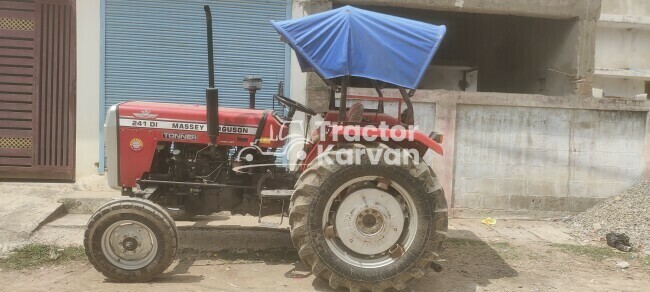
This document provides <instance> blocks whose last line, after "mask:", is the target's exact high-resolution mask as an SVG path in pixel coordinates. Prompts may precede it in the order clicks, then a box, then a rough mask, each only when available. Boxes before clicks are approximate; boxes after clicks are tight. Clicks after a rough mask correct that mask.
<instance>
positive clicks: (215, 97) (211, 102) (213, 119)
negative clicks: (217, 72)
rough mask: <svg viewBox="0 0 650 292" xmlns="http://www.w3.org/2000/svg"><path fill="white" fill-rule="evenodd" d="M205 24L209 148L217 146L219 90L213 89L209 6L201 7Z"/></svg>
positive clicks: (206, 107)
mask: <svg viewBox="0 0 650 292" xmlns="http://www.w3.org/2000/svg"><path fill="white" fill-rule="evenodd" d="M203 9H204V10H205V22H206V25H207V30H208V35H207V37H208V75H209V76H210V80H209V85H208V88H206V89H205V110H206V119H207V122H208V137H210V146H214V145H216V144H217V137H218V136H219V90H217V89H216V88H214V56H213V53H212V13H211V12H210V6H209V5H205V6H203Z"/></svg>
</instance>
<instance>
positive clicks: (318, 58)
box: [271, 6, 446, 89]
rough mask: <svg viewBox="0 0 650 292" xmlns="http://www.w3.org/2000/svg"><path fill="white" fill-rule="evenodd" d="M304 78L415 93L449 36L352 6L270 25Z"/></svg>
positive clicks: (440, 29) (436, 29)
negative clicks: (348, 80) (362, 81)
mask: <svg viewBox="0 0 650 292" xmlns="http://www.w3.org/2000/svg"><path fill="white" fill-rule="evenodd" d="M271 24H272V25H273V27H274V28H275V29H276V30H277V31H278V33H279V34H280V35H281V36H282V37H283V39H284V40H285V41H286V42H287V43H288V44H289V46H291V48H293V50H294V51H295V52H296V54H297V56H298V61H299V63H300V67H301V68H302V71H303V72H308V71H316V72H317V73H318V74H320V75H321V77H323V78H325V79H331V78H335V77H341V76H346V75H350V76H357V77H365V78H369V79H375V80H380V81H384V82H388V83H392V84H395V85H399V86H402V87H406V88H411V89H416V88H417V86H418V84H419V83H420V80H421V79H422V76H423V75H424V73H425V71H426V69H427V67H428V66H429V64H430V63H431V60H432V59H433V56H434V54H435V53H436V51H437V50H438V47H439V46H440V43H441V41H442V38H443V37H444V35H445V32H446V27H445V26H444V25H441V26H436V25H432V24H428V23H424V22H419V21H415V20H410V19H406V18H401V17H396V16H391V15H386V14H381V13H377V12H371V11H366V10H363V9H359V8H355V7H352V6H345V7H341V8H338V9H334V10H330V11H326V12H322V13H318V14H314V15H310V16H307V17H303V18H299V19H292V20H286V21H277V22H276V21H271Z"/></svg>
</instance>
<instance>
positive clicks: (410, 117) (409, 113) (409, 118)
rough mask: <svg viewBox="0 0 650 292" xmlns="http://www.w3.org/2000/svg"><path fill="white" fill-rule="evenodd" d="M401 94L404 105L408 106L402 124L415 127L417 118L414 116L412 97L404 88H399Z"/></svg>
mask: <svg viewBox="0 0 650 292" xmlns="http://www.w3.org/2000/svg"><path fill="white" fill-rule="evenodd" d="M399 93H400V94H401V95H402V98H403V99H404V103H405V104H406V109H405V110H404V113H405V114H406V116H405V117H404V120H403V121H402V123H405V124H407V125H409V126H413V124H415V118H414V114H413V103H412V102H411V95H410V94H409V93H408V92H406V89H405V88H404V87H399Z"/></svg>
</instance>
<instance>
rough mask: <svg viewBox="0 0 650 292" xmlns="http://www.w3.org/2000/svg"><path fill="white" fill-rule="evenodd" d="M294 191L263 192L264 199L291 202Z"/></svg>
mask: <svg viewBox="0 0 650 292" xmlns="http://www.w3.org/2000/svg"><path fill="white" fill-rule="evenodd" d="M291 195H293V190H262V198H265V199H272V200H289V199H291Z"/></svg>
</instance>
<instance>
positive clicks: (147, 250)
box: [84, 198, 178, 282]
mask: <svg viewBox="0 0 650 292" xmlns="http://www.w3.org/2000/svg"><path fill="white" fill-rule="evenodd" d="M84 247H85V249H86V255H87V256H88V260H89V261H90V263H91V264H92V265H93V266H94V267H95V269H97V270H98V271H99V272H101V273H102V274H104V276H106V277H107V278H109V279H110V280H113V281H117V282H146V281H149V280H150V279H151V278H153V277H155V276H157V275H159V274H161V273H162V272H163V271H165V269H167V268H168V267H169V266H170V265H171V263H172V261H173V260H174V257H175V256H176V251H177V249H178V231H177V230H176V225H175V223H174V220H172V218H171V216H170V215H169V213H167V211H165V210H164V209H163V208H162V207H160V206H158V205H156V204H155V203H153V202H151V201H147V200H144V199H138V198H124V199H118V200H115V201H112V202H110V203H107V204H106V205H104V206H102V207H101V208H100V209H99V210H97V212H95V214H93V216H92V217H91V218H90V220H89V221H88V225H87V227H86V232H85V235H84Z"/></svg>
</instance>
